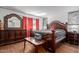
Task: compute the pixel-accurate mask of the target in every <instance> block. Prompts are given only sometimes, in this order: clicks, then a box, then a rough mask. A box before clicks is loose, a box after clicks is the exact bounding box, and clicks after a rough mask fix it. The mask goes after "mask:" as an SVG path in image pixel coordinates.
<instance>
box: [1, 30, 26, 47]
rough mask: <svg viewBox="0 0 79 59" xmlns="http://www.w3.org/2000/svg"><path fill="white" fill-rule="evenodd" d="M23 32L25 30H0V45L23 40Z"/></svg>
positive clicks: (24, 32)
mask: <svg viewBox="0 0 79 59" xmlns="http://www.w3.org/2000/svg"><path fill="white" fill-rule="evenodd" d="M25 34H26V31H25V30H0V45H6V44H11V43H15V42H20V41H23V40H24V38H25V37H26V35H25Z"/></svg>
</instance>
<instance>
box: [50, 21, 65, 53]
mask: <svg viewBox="0 0 79 59" xmlns="http://www.w3.org/2000/svg"><path fill="white" fill-rule="evenodd" d="M48 29H51V30H52V40H51V41H49V43H48V45H51V46H49V47H48V48H51V50H52V51H51V52H56V48H57V44H56V43H55V39H56V38H55V30H56V29H63V30H65V31H66V32H67V30H66V25H65V24H63V23H61V22H59V21H53V22H51V23H50V24H49V25H48ZM59 43H60V42H59Z"/></svg>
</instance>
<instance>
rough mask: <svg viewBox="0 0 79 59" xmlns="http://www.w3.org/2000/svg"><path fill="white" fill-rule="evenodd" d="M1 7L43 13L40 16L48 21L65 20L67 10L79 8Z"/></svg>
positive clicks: (66, 18) (22, 11) (77, 8)
mask: <svg viewBox="0 0 79 59" xmlns="http://www.w3.org/2000/svg"><path fill="white" fill-rule="evenodd" d="M3 8H7V9H11V10H14V11H18V12H21V13H26V14H27V13H29V12H30V13H31V12H36V13H38V14H43V15H40V16H41V17H48V22H49V23H50V22H51V21H53V20H60V21H61V22H67V20H68V12H71V11H77V10H79V6H3ZM31 14H32V13H31ZM33 15H34V14H33ZM36 16H38V15H36Z"/></svg>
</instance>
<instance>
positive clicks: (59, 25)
mask: <svg viewBox="0 0 79 59" xmlns="http://www.w3.org/2000/svg"><path fill="white" fill-rule="evenodd" d="M48 28H49V29H52V30H55V29H64V30H66V25H65V24H64V23H61V22H60V21H53V22H51V23H50V24H49V25H48Z"/></svg>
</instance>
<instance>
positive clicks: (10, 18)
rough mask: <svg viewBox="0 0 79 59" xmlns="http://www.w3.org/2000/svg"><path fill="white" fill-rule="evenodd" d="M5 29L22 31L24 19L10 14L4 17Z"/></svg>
mask: <svg viewBox="0 0 79 59" xmlns="http://www.w3.org/2000/svg"><path fill="white" fill-rule="evenodd" d="M4 29H7V30H14V29H16V30H17V29H22V19H21V17H20V16H19V15H17V14H9V15H6V16H5V17H4Z"/></svg>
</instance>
